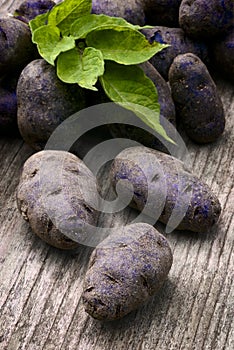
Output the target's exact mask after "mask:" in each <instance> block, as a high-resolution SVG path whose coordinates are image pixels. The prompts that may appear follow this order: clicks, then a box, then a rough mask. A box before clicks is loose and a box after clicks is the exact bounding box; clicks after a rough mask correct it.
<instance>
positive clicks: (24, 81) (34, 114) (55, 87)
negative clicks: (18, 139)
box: [17, 59, 85, 150]
mask: <svg viewBox="0 0 234 350" xmlns="http://www.w3.org/2000/svg"><path fill="white" fill-rule="evenodd" d="M17 100H18V112H17V119H18V127H19V130H20V133H21V135H22V137H23V139H24V141H25V142H26V143H28V144H29V145H30V146H31V147H32V148H34V149H35V150H41V149H42V148H44V146H45V144H46V142H47V140H48V138H49V137H50V135H51V134H52V132H53V131H54V130H55V129H56V127H57V126H58V125H59V124H60V123H61V122H63V121H64V120H65V119H66V118H68V117H69V116H71V115H72V114H73V113H75V112H77V111H78V110H80V109H83V108H84V107H85V92H84V89H82V88H81V87H79V86H78V85H77V84H65V83H63V82H62V81H61V80H59V78H58V77H57V75H56V70H55V68H54V67H53V66H51V65H49V64H48V63H47V62H46V61H45V60H43V59H38V60H34V61H32V62H30V63H29V64H28V65H27V66H26V67H25V68H24V69H23V71H22V72H21V75H20V77H19V81H18V85H17Z"/></svg>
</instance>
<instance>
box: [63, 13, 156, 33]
mask: <svg viewBox="0 0 234 350" xmlns="http://www.w3.org/2000/svg"><path fill="white" fill-rule="evenodd" d="M149 27H150V28H153V27H151V26H144V27H141V26H138V25H133V24H131V23H128V22H127V21H125V19H123V18H121V17H110V16H106V15H95V14H89V15H86V16H82V17H80V18H78V19H77V20H76V21H75V22H74V23H73V24H72V25H71V28H70V34H71V35H72V36H74V38H75V39H85V38H86V36H87V35H88V34H89V33H90V32H92V31H94V30H97V29H115V30H123V28H131V29H133V30H139V29H145V28H149Z"/></svg>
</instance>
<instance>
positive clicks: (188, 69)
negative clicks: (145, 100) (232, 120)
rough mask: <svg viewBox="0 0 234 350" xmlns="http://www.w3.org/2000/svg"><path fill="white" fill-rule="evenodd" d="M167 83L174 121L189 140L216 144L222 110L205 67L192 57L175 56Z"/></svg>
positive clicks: (188, 54) (219, 132)
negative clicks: (172, 102)
mask: <svg viewBox="0 0 234 350" xmlns="http://www.w3.org/2000/svg"><path fill="white" fill-rule="evenodd" d="M169 83H170V86H171V93H172V98H173V100H174V102H175V106H176V116H177V120H178V121H179V122H181V125H182V126H183V129H184V130H185V132H186V133H187V134H188V136H189V137H190V138H191V139H192V140H194V141H195V142H198V143H208V142H213V141H215V140H217V138H219V137H220V135H221V134H222V133H223V131H224V128H225V116H224V109H223V105H222V101H221V98H220V96H219V94H218V91H217V88H216V85H215V83H214V81H213V79H212V78H211V76H210V74H209V72H208V70H207V68H206V66H205V64H204V63H203V62H202V61H201V60H200V59H199V57H197V56H195V55H193V54H192V53H187V54H184V55H178V56H177V57H176V58H175V59H174V61H173V63H172V65H171V67H170V70H169Z"/></svg>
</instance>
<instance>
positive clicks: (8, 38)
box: [0, 17, 36, 76]
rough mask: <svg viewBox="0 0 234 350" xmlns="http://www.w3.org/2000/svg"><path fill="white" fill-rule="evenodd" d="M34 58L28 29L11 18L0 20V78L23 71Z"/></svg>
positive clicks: (33, 47)
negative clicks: (8, 73)
mask: <svg viewBox="0 0 234 350" xmlns="http://www.w3.org/2000/svg"><path fill="white" fill-rule="evenodd" d="M35 57H36V50H35V46H34V45H33V43H32V41H31V32H30V29H29V27H28V26H27V25H26V24H25V23H23V22H22V21H19V20H17V19H16V18H13V17H2V18H0V76H3V75H5V74H6V73H7V72H10V73H12V71H14V70H17V71H19V70H21V69H23V68H24V67H25V66H26V64H28V63H29V62H30V61H32V60H33V59H34V58H35Z"/></svg>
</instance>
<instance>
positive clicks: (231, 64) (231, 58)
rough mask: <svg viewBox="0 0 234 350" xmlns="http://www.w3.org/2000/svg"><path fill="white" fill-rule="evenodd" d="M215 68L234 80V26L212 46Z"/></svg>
mask: <svg viewBox="0 0 234 350" xmlns="http://www.w3.org/2000/svg"><path fill="white" fill-rule="evenodd" d="M212 58H213V60H214V65H215V70H219V71H220V72H221V73H224V74H225V76H226V77H227V78H228V79H230V80H232V81H234V28H233V29H232V30H230V31H229V32H228V33H227V34H226V35H225V36H224V37H222V38H220V40H217V41H216V42H215V43H214V44H213V46H212Z"/></svg>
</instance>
